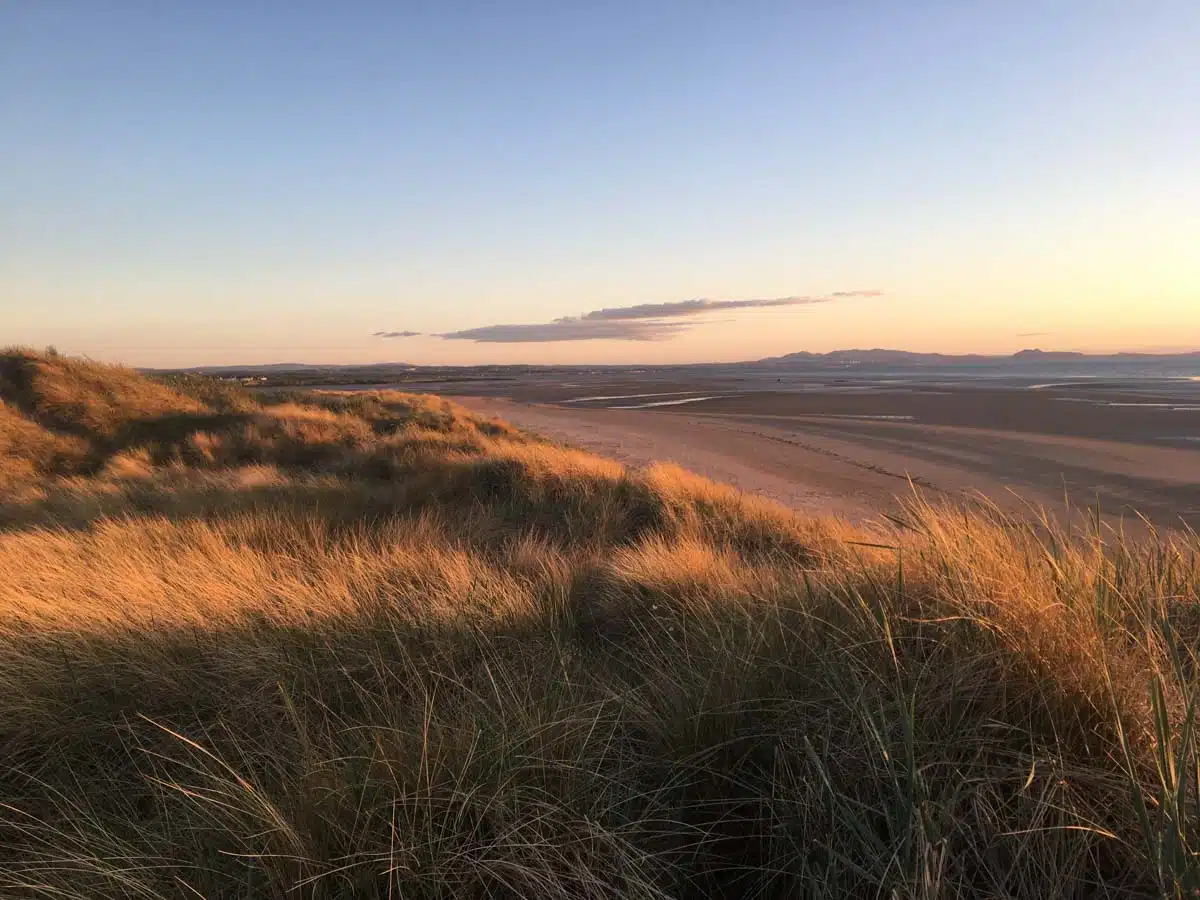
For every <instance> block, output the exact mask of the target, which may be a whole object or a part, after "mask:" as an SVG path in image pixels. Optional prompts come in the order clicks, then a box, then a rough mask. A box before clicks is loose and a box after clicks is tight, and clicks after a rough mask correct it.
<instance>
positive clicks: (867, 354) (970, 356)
mask: <svg viewBox="0 0 1200 900" xmlns="http://www.w3.org/2000/svg"><path fill="white" fill-rule="evenodd" d="M758 362H759V363H760V364H763V365H803V364H808V365H814V366H822V365H824V366H828V365H836V366H852V365H874V366H881V365H883V366H971V365H980V366H1005V365H1009V366H1021V365H1046V364H1047V363H1085V364H1096V363H1100V364H1104V363H1138V362H1141V363H1172V362H1180V363H1200V351H1193V352H1190V353H1103V354H1092V353H1079V352H1076V351H1070V350H1021V351H1019V352H1017V353H1013V354H1011V355H1009V356H1002V355H995V356H989V355H984V354H978V353H965V354H952V353H913V352H911V351H909V350H883V349H878V348H876V349H871V350H833V351H831V352H829V353H809V352H808V351H807V350H802V351H800V352H799V353H788V354H786V355H784V356H772V357H768V358H767V359H760V360H758Z"/></svg>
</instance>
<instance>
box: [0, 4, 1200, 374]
mask: <svg viewBox="0 0 1200 900" xmlns="http://www.w3.org/2000/svg"><path fill="white" fill-rule="evenodd" d="M339 6H342V5H335V4H316V3H289V4H284V3H267V2H253V3H232V2H209V3H157V2H149V0H146V2H132V0H127V2H120V3H117V2H112V3H109V2H103V0H91V2H78V3H67V2H53V0H44V2H37V3H33V2H28V3H14V4H6V5H3V6H0V121H3V122H4V123H5V127H4V128H3V129H0V344H4V343H29V344H34V345H41V344H47V343H53V344H56V345H57V346H59V347H60V348H61V349H64V350H68V351H72V352H81V353H87V354H90V355H93V356H97V357H101V358H109V359H122V360H125V361H128V362H132V363H135V364H146V365H185V364H196V363H229V362H266V361H272V360H282V359H289V360H291V359H303V360H311V361H327V362H355V361H375V360H388V359H391V360H409V361H414V362H477V361H498V362H518V361H531V362H549V361H563V362H601V361H664V362H665V361H688V360H704V359H745V358H754V357H758V356H764V355H771V354H775V353H782V352H789V351H792V350H801V349H809V350H828V349H834V348H836V347H850V346H865V345H870V346H892V347H905V348H910V349H921V350H947V351H988V352H1007V351H1011V350H1015V349H1019V348H1020V347H1022V346H1027V345H1030V344H1038V345H1042V346H1054V347H1060V348H1071V349H1088V350H1109V349H1116V348H1124V349H1167V348H1185V347H1186V348H1200V249H1198V248H1200V115H1198V114H1197V110H1200V63H1197V62H1196V52H1197V51H1196V48H1197V47H1200V3H1195V2H1192V0H1178V2H1168V0H1162V2H1156V3H1135V2H1132V0H1126V2H1116V0H1075V2H1068V0H1059V2H1051V0H1047V2H1039V3H1032V2H1030V3H1020V2H1011V3H1002V2H988V3H984V2H966V0H959V2H949V0H946V2H912V3H892V2H888V3H882V2H880V3H872V2H866V0H859V2H846V3H834V2H808V3H800V2H791V3H781V2H765V0H764V2H750V3H744V4H731V3H707V2H688V3H683V2H649V0H644V2H614V3H604V4H600V3H597V4H582V3H553V2H539V3H533V2H513V3H483V2H478V3H452V2H446V3H386V4H385V3H367V2H362V3H355V4H345V5H344V6H347V7H349V9H341V8H339ZM835 294H850V295H853V296H846V297H836V296H834V295H835ZM782 298H804V301H803V302H795V303H769V304H748V303H743V302H742V301H747V300H756V299H757V300H770V301H777V300H780V299H782ZM696 299H706V300H708V301H711V303H710V305H709V306H706V307H704V308H702V309H697V308H695V307H694V306H693V307H686V308H685V307H671V306H670V305H671V304H678V303H681V302H684V301H694V300H696ZM727 301H735V302H736V303H739V304H741V305H734V306H729V305H728V303H727ZM723 303H724V304H725V305H724V306H722V305H721V304H723ZM648 304H649V305H665V306H663V307H662V309H661V310H660V312H661V317H660V318H658V319H655V320H652V321H656V322H658V324H659V325H660V326H662V327H660V328H658V329H657V330H654V329H651V330H650V331H647V330H646V329H645V328H644V327H642V326H631V327H633V328H634V330H628V329H626V330H624V331H622V330H621V328H620V327H617V326H614V325H613V324H612V322H613V321H614V319H616V320H619V321H630V320H631V319H630V317H628V316H625V315H624V314H621V315H617V316H615V317H614V316H613V315H611V314H609V315H606V316H603V317H592V318H591V321H601V319H602V320H603V321H605V322H607V323H608V324H605V325H604V326H603V330H602V331H597V330H589V329H591V328H592V326H589V325H587V324H586V323H587V322H588V321H589V319H588V317H587V314H588V313H589V312H595V311H598V310H606V311H609V313H611V312H612V311H613V310H619V309H622V308H624V307H632V306H645V305H648ZM685 313H686V314H685ZM564 317H575V318H577V319H578V322H576V323H575V324H570V323H567V324H566V325H563V326H556V327H550V328H549V329H546V328H545V327H544V326H548V325H549V326H554V323H555V321H556V320H559V319H562V318H564ZM632 320H634V321H644V319H637V318H636V317H635V318H633V319H632ZM579 323H584V324H579ZM492 326H504V328H501V329H500V330H498V331H497V330H494V329H492V330H489V329H491V327H492ZM639 328H640V329H641V330H640V331H639V330H637V329H639ZM514 329H515V330H514ZM407 331H412V332H419V333H420V334H419V335H417V336H413V337H403V338H385V337H378V336H375V335H376V332H407ZM481 335H482V336H485V337H486V338H487V339H486V340H480V339H479V338H480V336H481ZM514 336H517V337H520V340H511V338H512V337H514ZM565 336H569V337H570V338H571V339H570V340H564V339H562V338H564V337H565Z"/></svg>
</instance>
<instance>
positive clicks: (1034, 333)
mask: <svg viewBox="0 0 1200 900" xmlns="http://www.w3.org/2000/svg"><path fill="white" fill-rule="evenodd" d="M1052 334H1054V332H1053V331H1018V332H1017V337H1020V338H1026V337H1049V336H1050V335H1052Z"/></svg>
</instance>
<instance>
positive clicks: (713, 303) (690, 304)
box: [583, 295, 849, 321]
mask: <svg viewBox="0 0 1200 900" xmlns="http://www.w3.org/2000/svg"><path fill="white" fill-rule="evenodd" d="M847 296H849V295H847ZM832 299H833V298H832V297H774V298H771V299H767V300H678V301H675V302H674V303H640V304H638V305H637V306H617V307H613V308H610V309H597V310H595V311H593V312H590V313H587V314H586V315H584V317H583V318H584V320H585V321H592V320H596V319H616V320H622V319H667V318H676V317H679V316H695V315H700V314H701V313H707V312H719V311H721V310H726V309H767V308H770V307H775V306H808V305H810V304H813V303H828V302H829V301H830V300H832Z"/></svg>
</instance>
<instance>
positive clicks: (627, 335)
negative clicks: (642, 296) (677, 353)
mask: <svg viewBox="0 0 1200 900" xmlns="http://www.w3.org/2000/svg"><path fill="white" fill-rule="evenodd" d="M688 327H689V326H688V325H687V324H684V323H682V322H660V321H637V320H633V321H624V320H615V321H613V320H605V319H587V318H583V319H556V320H555V321H553V322H545V323H541V324H536V325H485V326H484V327H482V328H468V329H466V330H465V331H450V332H446V333H445V334H439V335H438V337H440V338H444V339H445V340H447V341H475V342H476V343H479V344H542V343H553V342H555V341H665V340H668V339H669V338H672V337H674V336H675V335H676V334H678V333H679V332H681V331H684V330H686V329H687V328H688Z"/></svg>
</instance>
